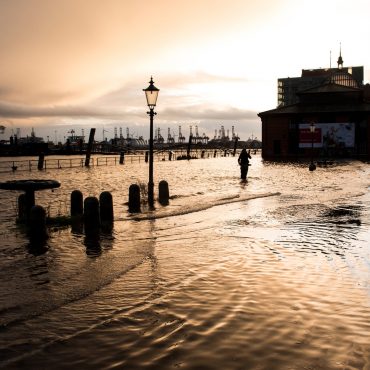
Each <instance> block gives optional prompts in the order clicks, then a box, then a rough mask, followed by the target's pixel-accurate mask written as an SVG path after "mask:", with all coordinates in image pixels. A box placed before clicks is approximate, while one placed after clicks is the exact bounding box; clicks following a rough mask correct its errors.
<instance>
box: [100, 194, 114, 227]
mask: <svg viewBox="0 0 370 370" xmlns="http://www.w3.org/2000/svg"><path fill="white" fill-rule="evenodd" d="M99 204H100V222H101V227H102V230H103V231H104V232H111V231H112V229H113V221H114V215H113V198H112V194H111V193H110V192H109V191H103V192H102V193H101V194H100V197H99Z"/></svg>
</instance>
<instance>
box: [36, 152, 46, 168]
mask: <svg viewBox="0 0 370 370" xmlns="http://www.w3.org/2000/svg"><path fill="white" fill-rule="evenodd" d="M44 159H45V154H44V153H40V155H39V161H38V164H37V169H38V170H40V171H41V170H42V169H43V168H44Z"/></svg>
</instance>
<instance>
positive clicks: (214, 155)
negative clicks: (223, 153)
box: [213, 150, 217, 158]
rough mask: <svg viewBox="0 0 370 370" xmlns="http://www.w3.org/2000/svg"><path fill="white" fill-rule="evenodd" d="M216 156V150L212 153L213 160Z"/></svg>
mask: <svg viewBox="0 0 370 370" xmlns="http://www.w3.org/2000/svg"><path fill="white" fill-rule="evenodd" d="M216 155H217V150H215V151H214V153H213V158H216Z"/></svg>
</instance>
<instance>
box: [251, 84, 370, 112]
mask: <svg viewBox="0 0 370 370" xmlns="http://www.w3.org/2000/svg"><path fill="white" fill-rule="evenodd" d="M363 94H364V89H363V88H358V87H349V86H344V85H341V84H334V83H325V84H322V85H320V86H316V87H312V88H309V89H306V90H304V91H301V92H299V93H297V95H298V96H299V98H300V101H299V102H298V103H295V104H291V105H285V106H281V107H277V108H275V109H271V110H268V111H264V112H261V113H258V116H259V117H263V116H268V115H286V114H289V115H290V114H292V115H294V114H306V113H307V114H308V113H343V112H349V113H352V112H353V113H354V112H370V101H368V100H366V101H365V100H364V95H363Z"/></svg>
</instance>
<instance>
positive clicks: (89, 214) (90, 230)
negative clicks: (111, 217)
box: [84, 197, 100, 240]
mask: <svg viewBox="0 0 370 370" xmlns="http://www.w3.org/2000/svg"><path fill="white" fill-rule="evenodd" d="M84 226H85V235H86V237H87V238H91V239H96V240H99V232H100V216H99V201H98V198H96V197H87V198H86V199H85V201H84Z"/></svg>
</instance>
